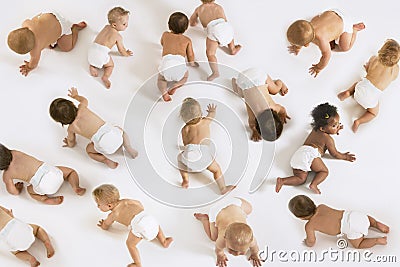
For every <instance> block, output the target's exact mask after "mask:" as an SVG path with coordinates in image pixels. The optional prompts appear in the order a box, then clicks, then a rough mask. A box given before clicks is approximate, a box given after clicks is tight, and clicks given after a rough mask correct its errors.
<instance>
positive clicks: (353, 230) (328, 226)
mask: <svg viewBox="0 0 400 267" xmlns="http://www.w3.org/2000/svg"><path fill="white" fill-rule="evenodd" d="M289 210H290V211H291V212H292V213H293V214H294V216H296V217H297V218H299V219H302V220H307V221H308V222H307V223H306V226H305V231H306V234H307V237H306V239H305V240H304V243H305V244H306V245H307V246H309V247H312V246H314V244H315V241H316V238H315V231H318V232H321V233H324V234H327V235H336V236H338V237H340V236H343V235H346V236H347V239H348V240H349V242H350V244H351V245H352V246H353V247H355V248H371V247H373V246H375V245H386V243H387V237H386V236H385V237H378V238H366V237H364V236H366V235H368V228H369V227H373V228H376V229H378V230H379V231H380V232H382V233H389V227H388V226H387V225H385V224H383V223H381V222H378V221H377V220H375V219H374V218H372V217H371V216H368V215H366V214H364V213H362V212H358V211H344V210H336V209H332V208H330V207H328V206H326V205H323V204H322V205H319V206H318V207H317V206H315V204H314V202H313V201H312V200H311V199H310V198H309V197H307V196H304V195H298V196H295V197H293V198H292V199H291V200H290V201H289Z"/></svg>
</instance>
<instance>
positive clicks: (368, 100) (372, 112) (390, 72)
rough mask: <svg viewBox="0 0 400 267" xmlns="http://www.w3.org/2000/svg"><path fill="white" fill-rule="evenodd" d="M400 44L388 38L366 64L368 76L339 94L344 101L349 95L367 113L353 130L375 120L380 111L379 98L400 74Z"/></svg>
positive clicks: (356, 121)
mask: <svg viewBox="0 0 400 267" xmlns="http://www.w3.org/2000/svg"><path fill="white" fill-rule="evenodd" d="M399 59H400V46H399V44H398V43H397V42H396V41H395V40H392V39H389V40H386V42H385V43H384V44H383V46H382V48H381V49H380V50H379V51H378V56H372V57H370V59H369V61H368V62H367V64H365V65H364V67H365V70H366V71H367V76H365V77H364V78H362V79H361V81H359V82H356V83H354V84H353V85H352V86H351V87H350V88H349V89H347V90H345V91H343V92H341V93H340V94H338V98H339V99H340V100H341V101H343V100H345V99H346V98H348V97H349V96H354V99H355V100H356V101H357V103H359V104H360V105H361V106H362V107H363V108H365V109H366V111H365V113H364V114H363V115H362V116H361V117H360V118H358V119H356V120H355V121H354V123H353V126H352V130H353V132H357V130H358V126H359V125H360V124H363V123H367V122H369V121H371V120H373V119H374V118H375V117H376V116H377V115H378V112H379V98H380V96H381V94H382V92H383V91H384V90H385V89H386V87H388V86H389V85H390V83H391V82H392V81H394V80H395V79H396V78H397V76H398V75H399V65H398V62H399Z"/></svg>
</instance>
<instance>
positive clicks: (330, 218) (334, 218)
mask: <svg viewBox="0 0 400 267" xmlns="http://www.w3.org/2000/svg"><path fill="white" fill-rule="evenodd" d="M342 217H343V210H336V209H332V208H330V207H328V206H326V205H319V206H318V207H317V210H316V212H315V214H314V216H312V217H311V219H310V220H309V222H308V223H310V224H311V225H312V227H313V228H314V229H315V230H316V231H319V232H321V233H324V234H327V235H338V234H340V228H341V220H342Z"/></svg>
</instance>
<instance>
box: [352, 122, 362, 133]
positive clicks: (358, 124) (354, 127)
mask: <svg viewBox="0 0 400 267" xmlns="http://www.w3.org/2000/svg"><path fill="white" fill-rule="evenodd" d="M358 126H360V123H359V122H358V120H355V121H354V122H353V126H351V130H352V131H353V132H354V133H356V132H357V130H358Z"/></svg>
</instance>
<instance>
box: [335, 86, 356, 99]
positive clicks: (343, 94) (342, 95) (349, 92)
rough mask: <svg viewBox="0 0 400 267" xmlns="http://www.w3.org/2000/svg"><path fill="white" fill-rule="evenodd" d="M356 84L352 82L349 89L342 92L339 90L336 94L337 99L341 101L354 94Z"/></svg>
mask: <svg viewBox="0 0 400 267" xmlns="http://www.w3.org/2000/svg"><path fill="white" fill-rule="evenodd" d="M356 84H357V83H354V84H353V85H352V86H351V87H350V88H349V89H347V90H345V91H343V92H340V93H339V94H338V95H337V97H338V98H339V100H340V101H343V100H345V99H346V98H348V97H350V96H352V95H354V91H355V90H356Z"/></svg>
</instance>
